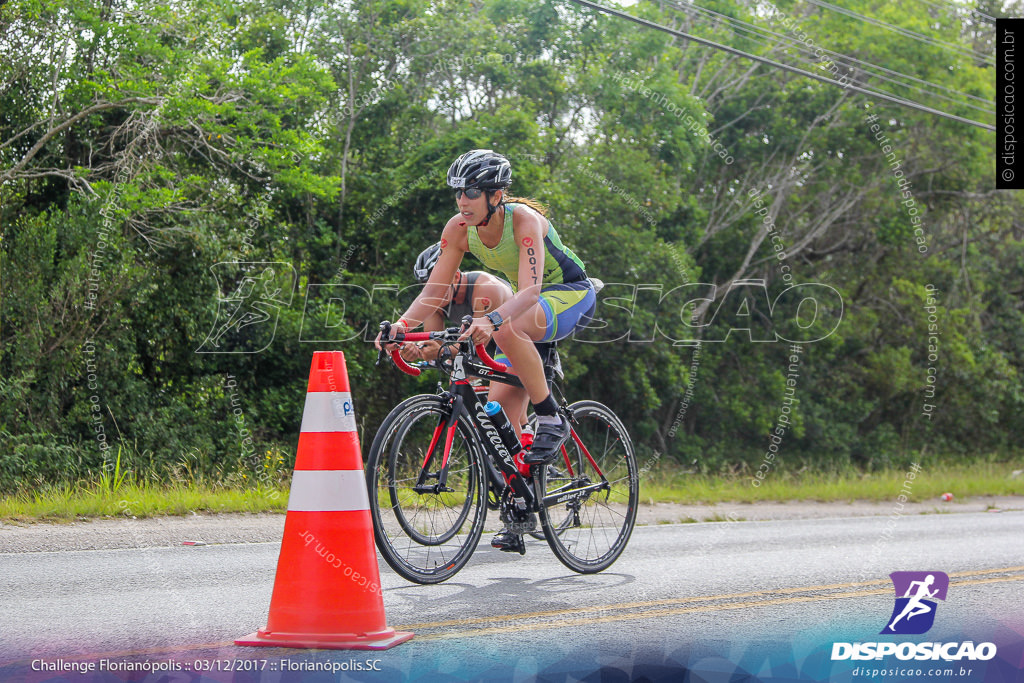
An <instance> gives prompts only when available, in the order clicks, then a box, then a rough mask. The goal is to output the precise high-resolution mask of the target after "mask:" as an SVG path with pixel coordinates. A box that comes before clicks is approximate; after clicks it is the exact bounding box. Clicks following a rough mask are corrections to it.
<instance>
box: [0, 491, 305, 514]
mask: <svg viewBox="0 0 1024 683" xmlns="http://www.w3.org/2000/svg"><path fill="white" fill-rule="evenodd" d="M287 505H288V489H287V488H262V489H254V488H249V489H243V488H233V487H227V486H218V485H211V484H206V483H204V484H185V483H180V482H178V483H173V484H159V483H154V482H150V481H142V482H130V483H124V484H122V485H121V486H120V487H118V488H113V489H110V488H103V487H102V486H100V485H97V484H95V483H91V484H57V485H50V486H45V487H43V488H41V489H39V490H37V491H31V492H21V493H16V494H14V495H11V496H5V497H3V498H2V499H0V519H2V520H10V521H70V520H73V519H77V518H81V517H156V516H161V515H187V514H191V513H193V512H196V513H199V512H202V513H215V512H283V511H284V510H285V508H286V507H287Z"/></svg>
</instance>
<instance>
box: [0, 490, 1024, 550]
mask: <svg viewBox="0 0 1024 683" xmlns="http://www.w3.org/2000/svg"><path fill="white" fill-rule="evenodd" d="M896 505H897V504H896V503H894V502H893V501H881V502H875V501H852V502H828V503H823V502H817V501H789V502H758V503H720V504H717V505H684V504H678V503H655V504H653V505H641V506H640V508H639V510H638V513H637V524H638V525H648V524H679V523H705V522H722V521H771V520H784V519H828V518H833V519H835V518H845V517H869V516H886V515H891V514H894V512H896V509H895V508H896ZM1022 510H1024V496H987V497H976V498H969V499H965V500H962V501H961V500H955V501H952V502H944V501H940V500H934V501H924V502H917V503H906V504H904V505H903V506H902V510H900V511H899V512H900V514H902V515H903V516H907V515H918V514H954V513H961V512H986V511H987V512H992V513H1000V512H1013V511H1017V512H1019V511H1022ZM284 519H285V516H284V515H283V514H271V513H260V514H192V515H186V516H180V517H152V518H145V519H134V518H133V519H127V518H103V519H79V520H75V521H71V522H10V521H8V522H0V554H2V553H27V552H61V551H74V550H109V549H118V548H143V547H170V546H183V545H185V546H187V545H214V544H223V543H270V542H277V541H280V540H281V535H282V533H283V531H284Z"/></svg>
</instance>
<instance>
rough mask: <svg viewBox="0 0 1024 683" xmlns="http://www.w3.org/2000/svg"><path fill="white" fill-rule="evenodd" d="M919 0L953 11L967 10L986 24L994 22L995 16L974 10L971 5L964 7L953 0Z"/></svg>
mask: <svg viewBox="0 0 1024 683" xmlns="http://www.w3.org/2000/svg"><path fill="white" fill-rule="evenodd" d="M921 2H923V3H925V4H927V5H931V6H932V7H938V8H939V9H946V10H953V11H954V12H960V11H963V10H967V11H968V12H969V13H970V14H976V15H978V17H980V18H981V20H982V21H984V22H985V23H987V24H995V23H996V18H995V17H993V16H992V15H990V14H985V13H984V12H981V11H979V10H976V9H974V8H973V7H966V6H964V5H958V4H956V3H955V2H945V3H938V2H931V0H921Z"/></svg>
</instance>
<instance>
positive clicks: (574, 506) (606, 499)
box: [536, 401, 640, 574]
mask: <svg viewBox="0 0 1024 683" xmlns="http://www.w3.org/2000/svg"><path fill="white" fill-rule="evenodd" d="M569 408H570V410H572V412H573V413H574V417H575V420H576V422H577V424H574V425H573V432H574V435H573V436H570V437H569V440H568V441H567V442H566V443H565V446H564V447H563V450H562V453H561V455H560V456H559V457H558V458H556V459H555V460H554V462H552V463H551V464H550V465H547V466H545V467H539V468H537V470H538V474H537V476H536V486H537V487H538V489H539V492H541V493H542V495H543V498H542V503H541V505H540V517H541V522H542V524H543V528H544V535H545V537H546V538H547V541H548V545H550V546H551V550H552V551H553V552H554V553H555V556H556V557H557V558H558V559H559V560H560V561H561V562H562V564H564V565H565V566H567V567H569V569H572V570H573V571H576V572H580V573H581V574H592V573H594V572H599V571H601V570H603V569H606V568H608V567H609V566H611V564H612V563H613V562H615V560H616V559H618V557H619V555H620V554H622V551H623V550H624V549H625V547H626V543H627V541H629V536H630V534H632V533H633V525H634V524H635V522H636V509H637V501H638V497H639V489H640V484H639V482H640V479H639V476H638V473H637V467H636V455H635V453H634V451H633V442H632V440H631V439H630V438H629V434H628V433H627V432H626V429H625V427H624V426H623V425H622V422H621V421H620V420H619V418H618V417H617V416H616V415H615V413H613V412H612V411H611V409H610V408H608V407H607V406H605V405H602V404H601V403H598V402H597V401H579V402H577V403H574V404H572V405H571V406H569Z"/></svg>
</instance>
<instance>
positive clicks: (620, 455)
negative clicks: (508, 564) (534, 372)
mask: <svg viewBox="0 0 1024 683" xmlns="http://www.w3.org/2000/svg"><path fill="white" fill-rule="evenodd" d="M467 324H468V323H467V322H466V321H465V320H464V322H463V325H464V326H463V328H458V327H451V328H448V329H446V330H444V331H440V332H412V333H409V332H405V333H398V334H397V335H395V337H394V338H392V337H391V330H390V324H389V323H387V322H383V323H381V332H382V334H381V340H382V343H383V342H385V341H387V340H390V341H393V342H398V343H406V342H408V343H412V342H423V341H428V340H432V341H437V342H440V343H441V344H442V354H441V355H440V356H439V357H438V360H437V361H430V362H420V363H418V364H417V365H416V366H415V367H414V366H411V365H409V364H408V363H406V362H405V360H404V359H403V358H402V357H401V355H399V352H398V351H397V350H394V351H392V352H391V354H390V357H391V360H392V362H393V363H394V364H395V365H396V366H397V367H398V368H399V369H401V370H402V371H403V372H405V373H407V374H410V375H419V374H420V373H421V371H422V370H424V369H431V370H436V371H439V372H440V373H441V374H442V375H447V377H448V380H449V383H448V387H447V388H445V387H444V386H443V384H442V382H440V381H439V382H438V385H437V393H435V394H421V395H418V396H413V397H411V398H409V399H406V400H405V401H403V402H402V403H400V404H399V405H398V406H396V407H395V408H394V409H393V410H392V411H391V412H390V413H389V414H388V416H387V417H386V418H385V419H384V421H383V422H382V423H381V425H380V428H379V429H378V430H377V434H376V436H375V437H374V439H373V443H372V445H371V446H370V449H369V451H368V452H367V457H366V473H367V475H366V481H367V488H368V489H369V499H370V513H371V516H372V518H373V529H374V536H375V539H376V542H377V548H378V549H379V550H380V553H381V555H382V556H383V557H384V560H385V561H386V562H387V563H388V565H389V566H390V567H391V568H392V569H394V570H395V571H396V572H397V573H398V574H400V575H402V576H403V577H405V578H406V579H408V580H409V581H413V582H416V583H423V584H431V583H440V582H442V581H445V580H447V579H450V578H451V577H452V576H454V575H455V574H456V573H457V572H458V571H459V570H461V569H462V568H463V567H464V566H465V565H466V563H467V562H469V559H470V557H471V556H472V554H473V551H474V550H475V549H476V546H477V543H478V542H479V541H480V537H481V535H482V534H483V532H484V527H485V523H486V518H487V511H488V509H491V510H497V511H498V512H499V517H500V519H501V521H502V522H503V523H504V524H505V525H506V526H507V527H509V528H510V529H511V530H512V531H514V532H516V533H518V534H529V535H532V536H534V537H535V538H540V537H543V538H545V539H546V540H547V542H548V545H549V546H550V547H551V550H552V551H553V552H554V554H555V556H556V557H557V558H558V559H559V560H560V561H561V562H562V563H563V564H564V565H565V566H567V567H568V568H570V569H572V570H573V571H576V572H580V573H582V574H590V573H595V572H599V571H601V570H603V569H606V568H608V567H609V566H611V564H612V563H613V562H615V560H616V559H617V558H618V557H619V555H620V554H621V553H622V551H623V550H624V549H625V547H626V543H627V542H628V541H629V536H630V534H631V533H632V531H633V525H634V523H635V521H636V511H637V502H638V496H639V475H638V473H637V466H636V455H635V453H634V450H633V442H632V440H631V439H630V437H629V434H628V432H627V431H626V429H625V427H624V426H623V424H622V421H621V420H619V418H618V417H617V416H616V415H615V413H614V412H612V410H611V409H610V408H608V407H607V406H605V405H603V404H601V403H598V402H597V401H590V400H585V401H577V402H575V403H573V404H571V405H569V404H567V403H566V401H565V399H564V398H562V400H561V401H560V403H561V406H560V407H559V411H560V412H561V414H562V415H563V416H565V417H566V418H567V419H568V420H569V424H570V426H571V430H570V436H569V438H568V440H567V441H566V442H565V443H564V444H563V445H562V446H561V448H560V452H559V454H558V455H557V456H556V458H555V460H554V461H553V462H551V464H548V465H533V466H531V467H530V468H529V472H530V473H529V475H527V476H523V474H522V473H521V472H520V470H519V468H518V466H517V464H516V462H515V460H514V457H513V453H512V452H510V451H509V448H508V447H506V445H505V443H504V442H503V441H502V439H501V435H500V433H499V431H498V428H497V427H496V426H495V424H494V421H492V419H491V418H490V417H488V415H487V413H486V412H485V403H486V398H485V396H484V395H483V394H482V393H480V392H478V391H476V390H475V389H474V387H473V385H472V384H471V382H472V381H473V380H474V379H479V380H486V381H488V382H501V383H504V384H511V385H514V386H520V387H521V386H522V383H521V382H520V380H519V378H518V377H517V376H516V375H515V374H513V373H512V372H510V371H509V369H508V368H506V367H505V366H504V365H501V364H500V363H497V362H495V361H494V359H493V358H491V357H490V355H489V354H488V353H487V351H486V349H485V348H484V347H483V346H481V345H477V346H474V345H473V344H472V343H471V341H470V340H463V341H459V336H460V335H461V333H462V329H465V326H466V325H467ZM386 357H387V354H386V353H385V352H384V351H383V350H382V351H381V352H380V354H379V355H378V364H380V362H381V361H382V360H383V359H384V358H386ZM549 382H551V380H550V378H549ZM551 386H554V384H553V382H551ZM553 390H555V389H553ZM559 395H560V394H559ZM496 417H500V414H499V416H496ZM537 515H539V517H540V529H539V530H538V529H537V522H536V516H537ZM518 550H519V551H520V552H521V553H522V552H525V546H521V547H520V548H518Z"/></svg>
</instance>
